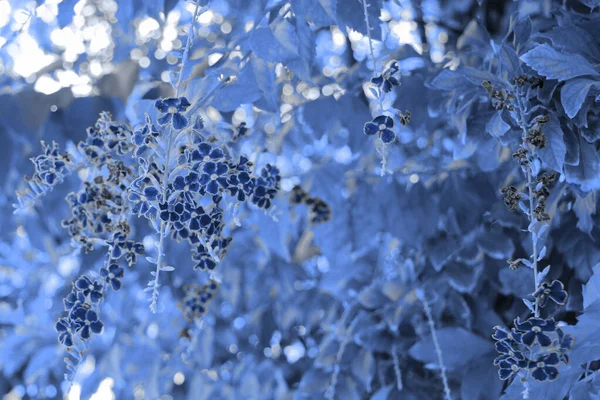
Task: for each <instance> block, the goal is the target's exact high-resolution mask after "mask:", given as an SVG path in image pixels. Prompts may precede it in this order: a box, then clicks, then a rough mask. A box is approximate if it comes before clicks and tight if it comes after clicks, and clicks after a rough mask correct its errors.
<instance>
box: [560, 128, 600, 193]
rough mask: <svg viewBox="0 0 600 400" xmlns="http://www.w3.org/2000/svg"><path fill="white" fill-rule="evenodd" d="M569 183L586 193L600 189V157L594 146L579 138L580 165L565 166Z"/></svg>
mask: <svg viewBox="0 0 600 400" xmlns="http://www.w3.org/2000/svg"><path fill="white" fill-rule="evenodd" d="M565 176H566V179H567V182H568V183H574V184H577V185H579V186H580V187H581V190H583V191H584V192H589V191H591V190H596V189H598V188H600V157H599V156H598V151H597V150H596V147H595V146H594V145H593V144H590V143H588V142H586V141H585V140H584V139H583V138H582V137H580V138H579V164H578V165H575V166H571V165H566V166H565Z"/></svg>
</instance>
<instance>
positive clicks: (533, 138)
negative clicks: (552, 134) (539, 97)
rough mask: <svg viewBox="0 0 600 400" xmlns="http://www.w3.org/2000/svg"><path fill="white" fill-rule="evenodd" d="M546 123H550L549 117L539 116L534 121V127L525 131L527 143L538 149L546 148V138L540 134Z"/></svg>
mask: <svg viewBox="0 0 600 400" xmlns="http://www.w3.org/2000/svg"><path fill="white" fill-rule="evenodd" d="M548 121H550V116H549V115H544V116H539V117H537V118H536V119H535V123H534V125H533V126H532V127H531V129H529V130H528V131H527V135H526V136H525V140H526V141H527V143H530V144H531V145H533V146H535V147H537V148H538V149H543V148H544V147H546V136H544V133H543V132H542V126H543V125H544V124H546V123H547V122H548Z"/></svg>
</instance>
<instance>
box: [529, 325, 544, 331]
mask: <svg viewBox="0 0 600 400" xmlns="http://www.w3.org/2000/svg"><path fill="white" fill-rule="evenodd" d="M531 330H532V331H534V332H541V331H542V328H540V327H539V326H534V327H533V328H531Z"/></svg>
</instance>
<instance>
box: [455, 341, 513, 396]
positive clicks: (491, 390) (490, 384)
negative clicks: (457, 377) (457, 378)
mask: <svg viewBox="0 0 600 400" xmlns="http://www.w3.org/2000/svg"><path fill="white" fill-rule="evenodd" d="M496 356H497V353H496V352H490V353H487V354H485V355H483V356H482V357H478V358H475V359H473V360H472V361H471V362H470V363H469V365H468V366H467V367H466V368H465V370H464V372H463V374H462V381H461V385H460V393H461V399H462V400H484V399H488V400H492V399H497V398H498V397H499V395H500V392H501V391H502V385H503V383H502V381H501V380H500V379H498V373H497V370H496V368H490V367H489V366H490V365H492V363H493V360H494V358H495V357H496Z"/></svg>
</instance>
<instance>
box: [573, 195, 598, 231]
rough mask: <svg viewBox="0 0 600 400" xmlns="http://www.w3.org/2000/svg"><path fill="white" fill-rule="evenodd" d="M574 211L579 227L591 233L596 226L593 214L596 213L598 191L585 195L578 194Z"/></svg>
mask: <svg viewBox="0 0 600 400" xmlns="http://www.w3.org/2000/svg"><path fill="white" fill-rule="evenodd" d="M573 211H575V214H576V215H577V228H579V230H581V231H582V232H585V233H587V234H588V235H589V234H590V233H591V232H592V228H593V227H594V221H593V219H592V215H595V214H596V192H590V193H588V194H587V195H585V196H582V195H579V194H577V198H576V199H575V204H574V205H573Z"/></svg>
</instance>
